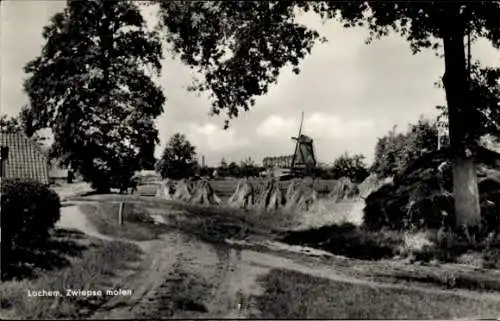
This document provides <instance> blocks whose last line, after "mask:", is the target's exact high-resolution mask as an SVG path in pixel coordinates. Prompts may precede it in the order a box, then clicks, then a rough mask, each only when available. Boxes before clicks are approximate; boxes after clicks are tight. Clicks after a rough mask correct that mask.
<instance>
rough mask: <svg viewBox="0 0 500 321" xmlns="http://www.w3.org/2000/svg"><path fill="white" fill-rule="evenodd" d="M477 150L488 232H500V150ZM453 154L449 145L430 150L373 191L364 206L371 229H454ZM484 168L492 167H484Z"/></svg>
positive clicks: (485, 231)
mask: <svg viewBox="0 0 500 321" xmlns="http://www.w3.org/2000/svg"><path fill="white" fill-rule="evenodd" d="M475 153H476V155H477V157H478V158H477V160H478V164H479V165H480V166H478V175H479V176H481V179H480V183H479V193H480V206H481V219H482V221H483V222H482V223H483V224H482V226H483V230H482V232H483V236H484V235H486V234H487V233H489V232H492V231H497V232H498V227H499V225H498V223H499V219H500V216H499V215H498V213H500V211H499V204H500V198H499V196H500V182H499V181H498V180H497V179H495V175H496V176H498V171H497V170H496V169H498V154H496V153H494V152H491V151H488V150H487V149H484V148H482V147H478V148H477V150H476V151H475ZM494 154H496V155H494ZM451 155H452V154H451V151H450V149H449V148H443V149H441V150H439V151H434V152H429V153H427V154H425V155H423V156H422V157H419V158H418V159H417V160H416V161H415V162H413V163H412V164H411V166H408V167H407V168H406V169H405V171H404V172H403V173H400V174H399V175H397V176H396V177H395V178H394V183H393V184H386V185H384V186H382V187H381V188H380V189H378V190H377V191H375V192H373V193H371V194H370V195H369V196H368V197H367V198H366V208H365V210H364V213H365V215H364V223H365V224H366V226H367V227H368V228H370V229H380V228H382V227H389V228H392V229H420V228H433V229H439V228H446V229H450V228H451V229H453V228H454V221H455V215H456V213H455V208H454V202H453V194H452V190H453V182H452V166H451V161H450V159H451V158H452V157H451ZM481 168H483V169H481ZM484 168H487V169H489V170H487V171H484ZM481 172H484V173H481ZM495 173H496V174H495ZM489 176H491V177H489ZM483 177H484V178H483Z"/></svg>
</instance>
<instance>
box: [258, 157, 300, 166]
mask: <svg viewBox="0 0 500 321" xmlns="http://www.w3.org/2000/svg"><path fill="white" fill-rule="evenodd" d="M292 161H293V155H286V156H276V157H264V159H263V160H262V165H263V166H264V167H265V168H273V167H278V168H291V167H292Z"/></svg>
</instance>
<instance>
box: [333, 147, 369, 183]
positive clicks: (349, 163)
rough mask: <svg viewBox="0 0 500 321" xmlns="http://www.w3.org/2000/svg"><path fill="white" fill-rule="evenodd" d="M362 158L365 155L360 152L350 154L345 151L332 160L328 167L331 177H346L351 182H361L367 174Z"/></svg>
mask: <svg viewBox="0 0 500 321" xmlns="http://www.w3.org/2000/svg"><path fill="white" fill-rule="evenodd" d="M364 159H365V156H364V155H361V154H356V155H353V156H350V155H349V154H348V153H345V154H343V155H341V156H340V157H338V158H337V159H336V160H335V161H334V162H333V166H332V168H331V169H330V171H331V173H332V178H334V179H339V178H341V177H348V178H350V179H351V180H352V181H353V182H362V181H363V180H364V179H365V178H366V177H367V176H368V175H369V173H368V169H367V167H366V164H365V163H364Z"/></svg>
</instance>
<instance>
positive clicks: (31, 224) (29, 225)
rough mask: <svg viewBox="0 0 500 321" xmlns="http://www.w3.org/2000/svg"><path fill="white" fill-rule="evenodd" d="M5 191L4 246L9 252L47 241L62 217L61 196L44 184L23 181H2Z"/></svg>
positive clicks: (3, 200)
mask: <svg viewBox="0 0 500 321" xmlns="http://www.w3.org/2000/svg"><path fill="white" fill-rule="evenodd" d="M1 191H2V193H1V194H2V211H1V222H2V228H3V229H2V230H3V231H2V234H3V237H2V247H3V248H5V249H6V250H9V249H11V248H12V247H16V246H27V245H29V244H31V243H34V242H37V241H39V240H41V239H44V238H46V237H47V236H48V232H49V230H50V229H51V228H52V227H53V226H54V224H55V223H56V222H57V221H58V220H59V218H60V209H61V203H60V200H59V196H58V195H57V194H56V193H55V192H54V191H52V190H50V189H49V188H48V187H47V186H45V185H43V184H41V183H38V182H35V181H25V180H19V179H14V180H12V179H4V180H2V187H1ZM2 250H3V249H2ZM4 253H5V252H4Z"/></svg>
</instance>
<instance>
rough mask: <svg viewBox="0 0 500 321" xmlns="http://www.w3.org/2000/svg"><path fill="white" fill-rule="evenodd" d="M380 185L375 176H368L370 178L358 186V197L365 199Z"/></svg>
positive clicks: (381, 182)
mask: <svg viewBox="0 0 500 321" xmlns="http://www.w3.org/2000/svg"><path fill="white" fill-rule="evenodd" d="M382 184H383V181H382V180H381V179H380V178H378V176H377V175H376V174H370V176H368V177H367V178H365V180H364V181H363V182H362V183H361V184H359V186H358V189H359V196H360V197H361V198H363V199H365V198H366V197H368V195H370V194H371V193H372V192H374V191H375V190H377V189H378V188H379V187H380V186H381V185H382Z"/></svg>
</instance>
